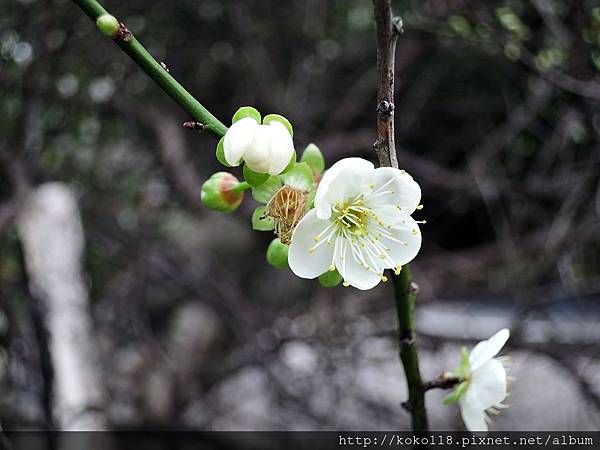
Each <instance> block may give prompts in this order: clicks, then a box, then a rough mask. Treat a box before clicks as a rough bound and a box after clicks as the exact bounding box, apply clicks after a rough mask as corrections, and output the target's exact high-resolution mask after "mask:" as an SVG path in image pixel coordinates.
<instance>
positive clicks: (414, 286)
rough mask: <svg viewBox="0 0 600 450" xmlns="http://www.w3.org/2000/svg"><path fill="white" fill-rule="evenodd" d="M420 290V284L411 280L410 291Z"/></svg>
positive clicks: (417, 291)
mask: <svg viewBox="0 0 600 450" xmlns="http://www.w3.org/2000/svg"><path fill="white" fill-rule="evenodd" d="M420 290H421V288H420V287H419V285H418V284H417V283H415V282H414V281H411V282H410V287H409V288H408V292H410V293H411V294H418V293H419V291H420Z"/></svg>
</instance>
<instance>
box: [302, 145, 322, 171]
mask: <svg viewBox="0 0 600 450" xmlns="http://www.w3.org/2000/svg"><path fill="white" fill-rule="evenodd" d="M300 162H305V163H307V164H308V165H309V166H310V168H311V169H312V170H313V172H314V173H323V171H324V170H325V158H323V154H322V153H321V150H319V147H317V146H316V145H315V144H308V145H307V146H306V148H305V149H304V152H303V153H302V158H300Z"/></svg>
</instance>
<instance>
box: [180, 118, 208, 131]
mask: <svg viewBox="0 0 600 450" xmlns="http://www.w3.org/2000/svg"><path fill="white" fill-rule="evenodd" d="M181 125H182V126H183V128H185V129H186V130H198V131H203V130H204V129H205V128H206V125H204V124H203V123H200V122H198V121H196V120H188V121H187V122H183V123H182V124H181Z"/></svg>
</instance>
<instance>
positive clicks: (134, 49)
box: [73, 0, 227, 139]
mask: <svg viewBox="0 0 600 450" xmlns="http://www.w3.org/2000/svg"><path fill="white" fill-rule="evenodd" d="M73 2H75V3H76V4H77V5H79V7H80V8H81V9H82V10H83V12H85V13H86V14H87V15H88V16H89V17H90V19H92V20H93V21H94V22H97V20H98V18H99V17H102V16H106V15H108V14H109V13H108V12H107V11H106V10H105V9H104V8H103V7H102V5H100V3H98V2H97V1H96V0H73ZM103 32H104V30H103ZM105 34H106V33H105ZM110 37H112V39H113V40H114V41H115V42H116V43H117V45H118V46H119V47H121V50H123V51H124V52H125V53H127V55H129V57H130V58H131V59H133V61H134V62H135V63H136V64H137V65H138V66H140V67H141V68H142V70H143V71H144V72H146V73H147V74H148V76H149V77H150V78H152V80H154V82H155V83H156V84H158V85H159V86H160V87H161V88H162V89H163V91H165V92H166V93H167V94H169V96H170V97H171V98H172V99H173V100H175V102H176V103H177V104H179V106H181V107H182V108H183V109H184V110H185V111H186V112H187V113H188V114H189V115H190V116H191V117H192V118H193V119H195V120H197V121H198V122H200V123H202V124H203V125H204V129H205V130H206V131H207V132H208V133H209V134H211V135H212V136H213V137H215V138H217V139H219V138H221V137H222V136H223V135H224V134H225V132H226V131H227V127H226V126H225V125H223V123H222V122H221V121H219V119H217V118H216V117H215V116H213V115H212V114H211V112H210V111H209V110H207V109H206V108H205V107H204V106H202V104H201V103H200V102H199V101H198V100H196V99H195V98H194V97H193V96H192V95H191V94H190V93H189V92H188V91H187V90H186V89H185V88H184V87H183V86H182V85H181V84H179V82H178V81H177V80H176V79H175V78H173V77H172V76H171V75H170V74H169V72H168V71H167V70H166V68H165V67H163V66H161V64H160V63H159V62H158V61H156V60H155V59H154V58H153V57H152V55H151V54H150V53H148V51H147V50H146V49H145V48H144V46H143V45H142V44H140V43H139V41H138V40H137V39H136V38H135V37H134V36H133V35H132V34H131V32H130V31H129V30H127V29H126V28H125V26H124V25H123V24H121V25H120V26H119V27H118V28H116V29H115V30H114V33H112V34H111V35H110Z"/></svg>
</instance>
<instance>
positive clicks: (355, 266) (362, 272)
mask: <svg viewBox="0 0 600 450" xmlns="http://www.w3.org/2000/svg"><path fill="white" fill-rule="evenodd" d="M338 239H342V238H338ZM350 245H351V244H350V243H348V241H347V240H345V239H344V240H343V244H342V246H341V247H342V250H341V254H342V255H344V259H343V260H339V259H337V260H336V263H335V266H336V268H337V271H338V272H339V273H340V275H342V278H343V279H344V281H346V282H347V283H349V284H350V285H351V286H354V287H355V288H357V289H361V290H363V291H364V290H367V289H372V288H374V287H375V286H377V285H378V284H379V282H380V281H381V274H378V273H376V272H374V271H373V270H369V269H367V268H366V267H365V266H364V264H362V262H361V261H360V260H359V259H358V258H357V257H356V256H355V255H354V254H353V253H352V249H351V247H350ZM359 251H360V250H359ZM367 262H368V260H367ZM382 272H383V271H382Z"/></svg>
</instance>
